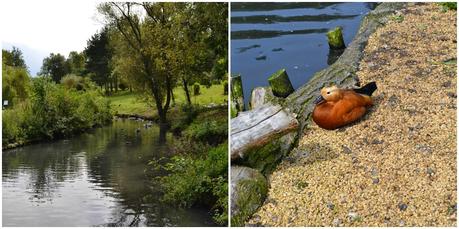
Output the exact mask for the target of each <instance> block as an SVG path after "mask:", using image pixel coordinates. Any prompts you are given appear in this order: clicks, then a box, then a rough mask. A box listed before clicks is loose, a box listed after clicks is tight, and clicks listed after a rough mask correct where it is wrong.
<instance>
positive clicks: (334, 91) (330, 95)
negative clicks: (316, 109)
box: [314, 86, 342, 104]
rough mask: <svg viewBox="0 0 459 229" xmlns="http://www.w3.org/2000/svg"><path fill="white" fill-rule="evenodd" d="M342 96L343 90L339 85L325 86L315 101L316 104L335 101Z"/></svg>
mask: <svg viewBox="0 0 459 229" xmlns="http://www.w3.org/2000/svg"><path fill="white" fill-rule="evenodd" d="M341 97H342V94H341V90H340V89H339V88H338V87H337V86H331V87H324V88H322V90H320V96H319V97H317V99H316V100H315V101H314V103H315V104H320V103H322V102H335V101H338V100H340V99H341Z"/></svg>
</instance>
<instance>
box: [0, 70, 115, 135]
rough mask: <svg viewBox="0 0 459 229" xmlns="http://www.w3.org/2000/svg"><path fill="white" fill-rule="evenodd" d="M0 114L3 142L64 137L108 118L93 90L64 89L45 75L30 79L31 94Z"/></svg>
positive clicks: (106, 104)
mask: <svg viewBox="0 0 459 229" xmlns="http://www.w3.org/2000/svg"><path fill="white" fill-rule="evenodd" d="M13 112H14V113H13ZM11 113H13V114H15V115H12V114H11ZM3 115H4V116H3V125H4V126H7V128H3V130H2V133H3V136H6V137H4V138H3V144H10V143H16V142H30V141H36V140H41V139H54V138H60V137H66V136H69V135H72V134H74V133H77V132H81V131H82V130H86V129H88V128H92V127H94V126H100V125H103V124H106V123H108V122H110V121H111V120H112V115H111V112H110V106H109V101H108V100H107V99H105V98H104V97H102V96H101V95H100V94H99V93H98V92H97V91H94V90H92V91H86V92H85V91H76V90H66V89H65V88H64V87H63V86H61V85H58V84H55V83H54V82H52V81H51V80H50V79H49V78H46V77H39V78H36V79H34V80H33V83H32V89H31V98H30V99H29V100H28V101H26V102H24V103H23V104H21V106H18V107H15V108H14V110H11V111H8V110H7V111H3ZM18 130H19V132H20V134H18V133H17V132H18Z"/></svg>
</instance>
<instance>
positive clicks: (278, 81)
mask: <svg viewBox="0 0 459 229" xmlns="http://www.w3.org/2000/svg"><path fill="white" fill-rule="evenodd" d="M268 82H269V85H270V86H271V89H272V91H273V94H274V95H275V96H277V97H282V98H285V97H287V96H289V95H290V94H292V92H294V91H295V90H294V89H293V86H292V83H291V82H290V79H289V78H288V75H287V71H285V69H281V70H279V71H277V72H276V73H274V74H272V75H271V76H270V77H269V79H268Z"/></svg>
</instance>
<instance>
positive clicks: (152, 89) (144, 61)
mask: <svg viewBox="0 0 459 229" xmlns="http://www.w3.org/2000/svg"><path fill="white" fill-rule="evenodd" d="M99 12H100V13H101V14H103V15H104V16H105V18H106V19H107V23H108V24H109V25H110V26H112V27H113V28H116V31H117V32H118V33H117V37H115V38H114V40H115V41H117V42H115V43H116V50H115V52H116V55H117V60H116V61H115V62H116V63H117V64H120V66H117V67H119V69H120V71H121V72H124V73H125V74H127V76H128V77H129V79H130V81H131V82H133V83H135V85H136V86H137V88H138V89H139V90H140V91H142V92H144V93H145V94H148V95H150V96H151V97H152V98H153V101H154V103H155V105H156V109H157V111H158V115H159V118H160V122H161V123H166V122H167V118H166V117H167V111H168V109H169V106H170V102H171V96H172V89H173V86H174V82H175V80H174V75H173V74H172V71H171V70H170V66H171V64H170V63H171V60H170V53H168V51H170V50H171V49H170V46H171V42H170V41H171V38H172V37H173V34H172V33H171V29H170V28H171V26H172V20H173V17H174V16H175V13H176V11H175V6H174V4H173V3H142V4H139V3H132V2H125V3H113V2H112V3H102V4H100V5H99ZM141 12H143V13H146V14H147V15H148V17H146V18H144V19H142V18H141V17H142V16H141Z"/></svg>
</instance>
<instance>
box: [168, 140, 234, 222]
mask: <svg viewBox="0 0 459 229" xmlns="http://www.w3.org/2000/svg"><path fill="white" fill-rule="evenodd" d="M227 152H228V146H227V143H226V142H225V143H223V144H221V145H219V146H218V147H216V148H214V149H212V150H210V151H209V152H208V153H207V154H206V156H204V157H200V158H193V157H191V156H175V157H173V158H172V160H171V162H169V163H167V164H166V165H165V166H164V169H165V170H166V171H168V172H169V173H170V174H169V175H167V176H164V177H162V178H161V182H160V183H161V186H162V187H163V189H164V190H165V192H164V193H165V194H164V196H163V198H162V200H163V201H165V202H168V203H172V204H175V205H178V206H181V207H190V206H193V205H195V204H198V203H206V204H208V205H211V206H212V210H213V217H214V219H215V221H216V222H218V223H220V224H225V223H226V222H227V219H228V215H227V210H228V204H227V203H228V175H227V174H228V156H227V155H228V154H227Z"/></svg>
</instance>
